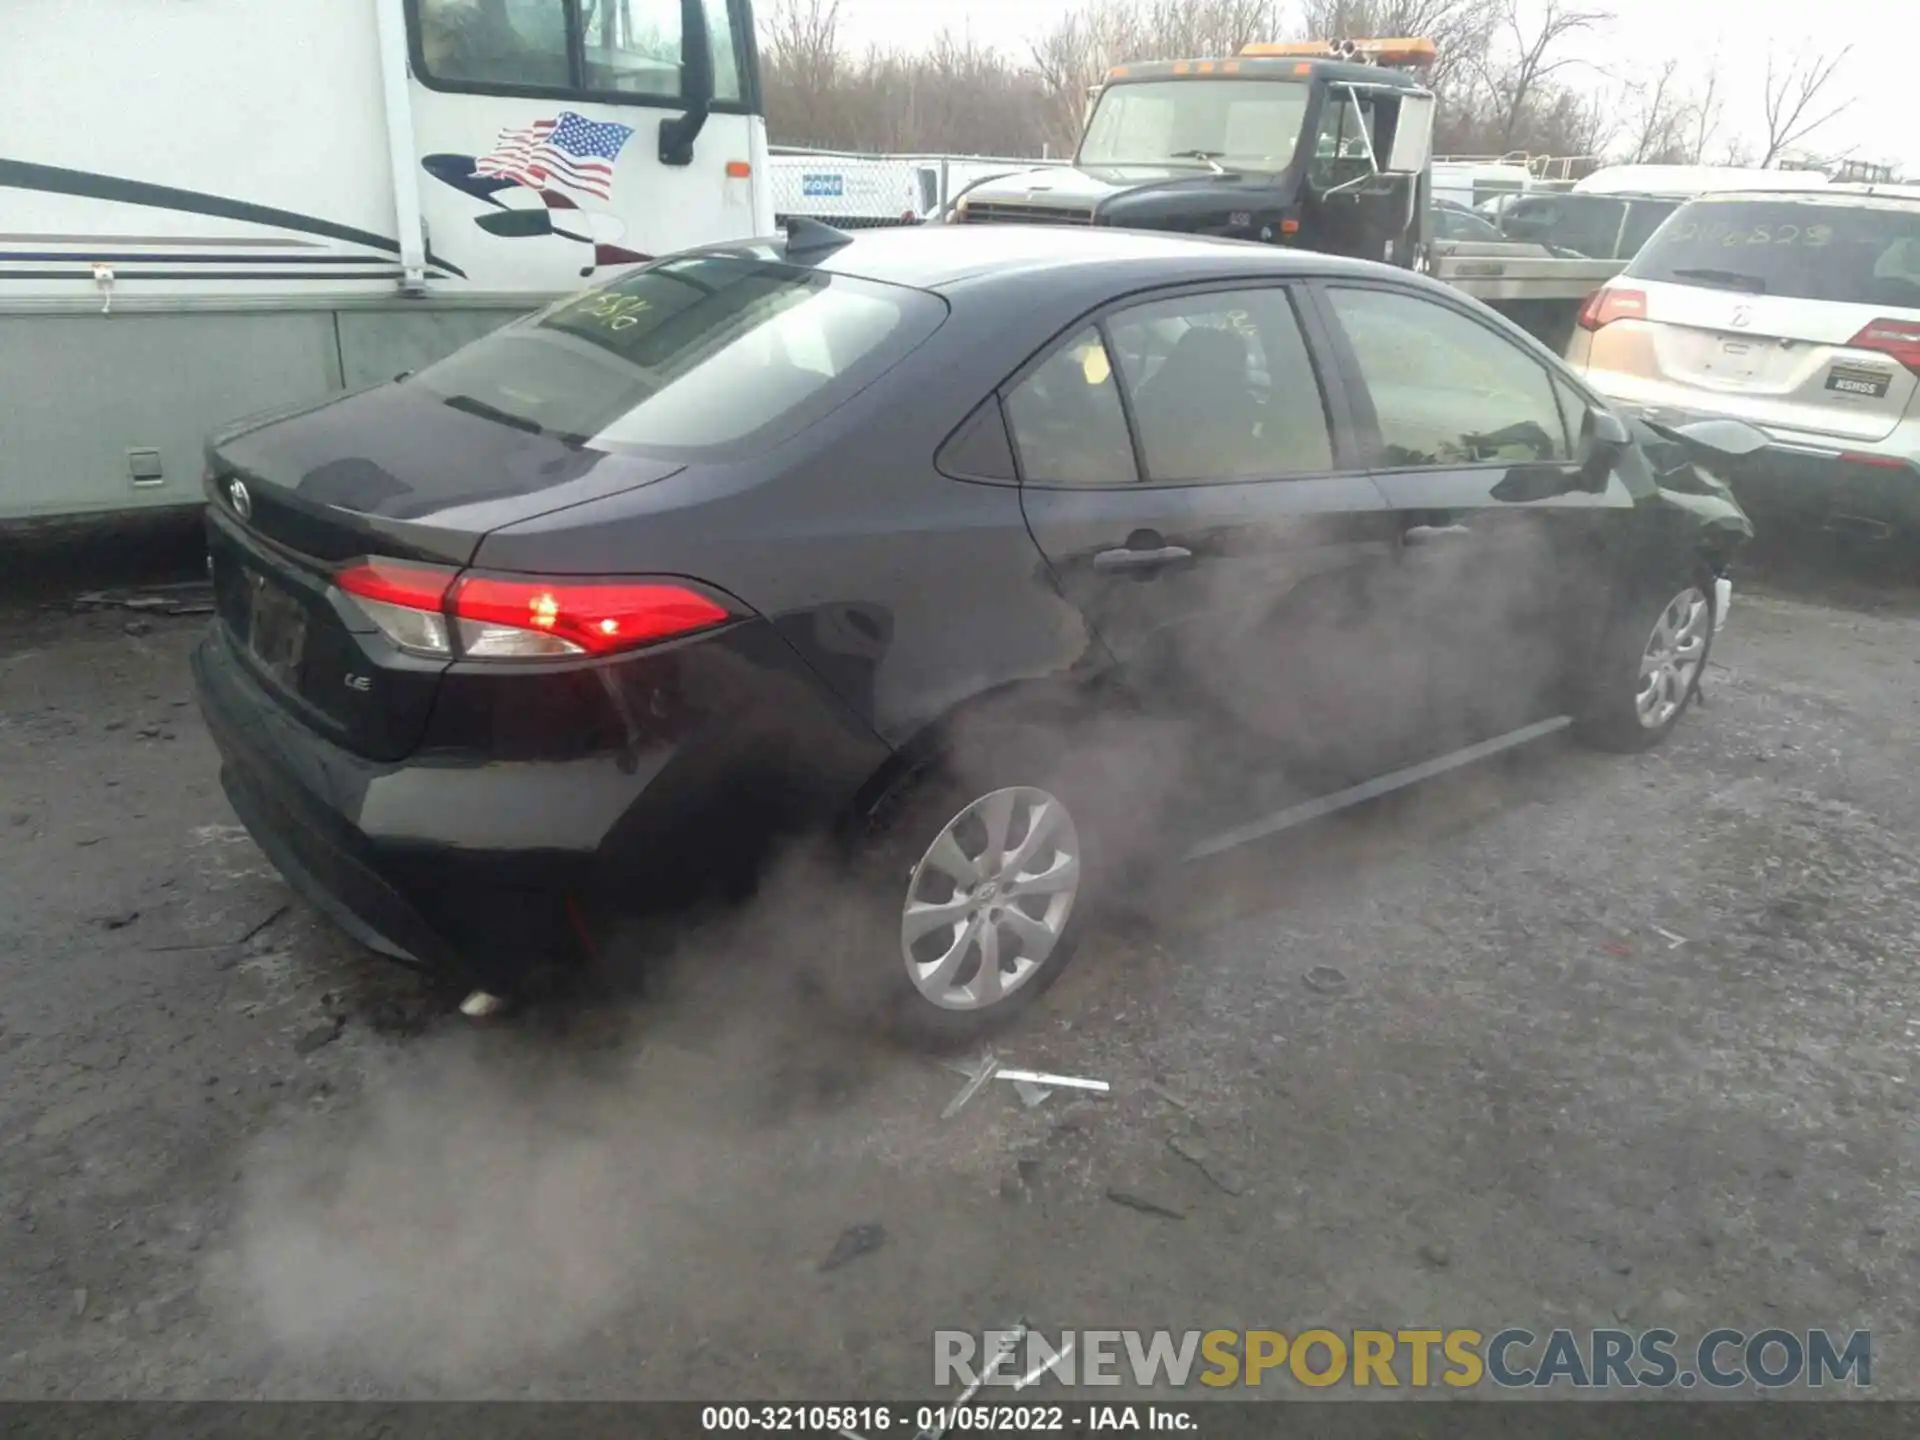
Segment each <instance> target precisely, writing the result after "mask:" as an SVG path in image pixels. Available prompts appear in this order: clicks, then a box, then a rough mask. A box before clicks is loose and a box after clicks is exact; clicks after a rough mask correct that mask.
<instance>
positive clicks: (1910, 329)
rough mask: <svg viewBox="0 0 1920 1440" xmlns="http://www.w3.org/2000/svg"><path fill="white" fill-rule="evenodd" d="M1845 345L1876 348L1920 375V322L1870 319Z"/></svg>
mask: <svg viewBox="0 0 1920 1440" xmlns="http://www.w3.org/2000/svg"><path fill="white" fill-rule="evenodd" d="M1847 345H1848V347H1849V348H1851V349H1854V350H1877V351H1879V352H1880V353H1881V354H1882V355H1886V356H1889V357H1891V358H1892V359H1895V360H1898V361H1899V362H1900V363H1901V364H1902V365H1904V366H1906V367H1907V369H1909V370H1911V371H1912V372H1913V373H1914V374H1916V375H1920V323H1915V322H1914V321H1912V320H1870V321H1868V322H1867V323H1866V325H1864V326H1863V327H1862V328H1861V330H1860V333H1859V334H1858V335H1856V336H1854V337H1853V339H1851V340H1849V341H1848V342H1847Z"/></svg>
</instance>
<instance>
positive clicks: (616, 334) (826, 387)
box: [412, 255, 946, 458]
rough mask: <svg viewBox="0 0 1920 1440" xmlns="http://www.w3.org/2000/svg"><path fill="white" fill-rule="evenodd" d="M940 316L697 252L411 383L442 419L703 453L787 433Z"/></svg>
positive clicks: (748, 259)
mask: <svg viewBox="0 0 1920 1440" xmlns="http://www.w3.org/2000/svg"><path fill="white" fill-rule="evenodd" d="M945 315H946V307H945V305H944V304H943V303H942V302H941V301H940V300H938V299H937V298H935V297H934V296H932V295H929V294H926V293H925V292H923V291H919V290H909V289H904V288H901V287H898V286H891V285H879V284H873V283H869V282H866V281H862V280H856V279H854V278H852V277H850V276H845V275H831V274H826V273H823V272H820V271H815V270H807V269H801V268H797V267H794V266H789V265H787V264H785V263H784V262H781V261H778V260H775V259H772V258H771V257H767V258H759V257H756V256H751V255H696V256H690V257H687V258H685V259H679V260H669V261H663V262H661V263H659V264H656V265H651V266H648V267H647V268H645V269H643V270H639V271H636V272H634V273H632V274H630V275H627V276H625V277H623V278H622V279H620V280H619V281H617V282H616V283H614V284H612V285H608V286H604V287H602V288H599V289H596V290H590V291H587V292H586V293H585V294H582V295H578V296H575V297H572V298H570V299H567V300H563V301H561V302H560V303H559V304H558V305H555V306H552V307H551V308H549V309H547V310H545V311H543V312H542V313H540V314H539V315H536V316H533V317H531V318H530V319H527V320H522V321H518V322H516V323H514V324H512V325H509V326H506V327H505V328H503V329H501V330H497V331H495V332H494V333H493V334H491V335H489V336H487V337H485V338H484V339H481V340H478V341H476V342H474V343H473V344H472V345H469V346H467V347H466V348H464V349H462V350H457V351H455V352H454V353H453V354H452V355H450V356H448V357H447V358H446V359H445V360H442V361H440V362H439V363H438V364H436V365H432V366H429V367H428V368H426V369H425V370H422V371H421V372H420V373H419V375H417V376H416V377H414V380H413V382H412V383H414V384H417V385H419V386H421V387H422V388H424V389H426V390H428V391H429V392H431V393H433V394H436V395H438V396H439V397H440V398H441V400H442V401H443V402H444V403H445V404H447V405H449V406H451V407H453V408H454V409H458V410H464V411H467V412H468V413H470V414H473V415H476V416H480V417H482V418H485V419H490V420H493V421H495V422H497V423H499V424H501V425H504V426H507V427H510V428H513V429H517V430H524V431H528V432H531V433H537V434H544V435H552V436H556V437H558V438H560V439H563V440H566V441H568V442H570V443H574V444H579V445H585V446H589V447H591V448H595V449H603V450H619V449H635V450H642V451H648V452H653V453H666V454H669V455H675V456H686V457H689V458H695V457H705V456H713V455H719V454H725V453H733V452H738V451H741V450H744V449H749V448H754V447H755V446H756V445H757V446H764V445H767V444H772V443H775V442H776V441H777V440H779V439H781V438H784V436H786V435H789V434H792V433H795V432H797V431H798V430H799V429H800V428H801V427H802V426H804V425H806V424H809V423H811V422H812V421H813V420H815V419H817V418H818V417H819V416H821V415H823V414H825V413H826V412H827V411H828V410H830V409H832V408H833V407H835V406H837V405H839V404H841V403H842V402H843V401H845V400H846V399H848V398H850V397H851V396H852V395H854V394H856V393H858V392H859V391H860V390H862V389H864V388H865V387H866V386H867V385H869V384H871V383H872V382H873V381H874V380H875V379H877V378H878V377H879V376H880V375H881V374H883V373H885V371H886V370H887V369H889V368H891V366H892V365H894V364H896V363H897V362H898V361H899V360H900V359H901V358H903V357H904V356H905V354H906V353H907V352H908V351H909V350H911V349H912V348H913V347H914V346H916V345H918V344H919V343H921V342H922V341H923V340H925V339H926V338H927V336H929V335H931V334H932V333H933V331H934V330H935V329H936V328H938V326H939V324H940V322H941V321H942V320H943V319H944V318H945Z"/></svg>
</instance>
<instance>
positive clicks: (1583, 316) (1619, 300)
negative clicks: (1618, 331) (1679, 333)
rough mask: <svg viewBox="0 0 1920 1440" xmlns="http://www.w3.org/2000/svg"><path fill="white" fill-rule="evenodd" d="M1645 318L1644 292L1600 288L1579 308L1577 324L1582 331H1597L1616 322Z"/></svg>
mask: <svg viewBox="0 0 1920 1440" xmlns="http://www.w3.org/2000/svg"><path fill="white" fill-rule="evenodd" d="M1646 318H1647V295H1646V292H1645V291H1644V290H1614V289H1611V288H1609V287H1606V286H1602V287H1601V288H1600V289H1598V290H1596V291H1594V292H1593V294H1591V295H1589V296H1588V297H1587V303H1586V304H1584V305H1582V306H1581V307H1580V317H1579V321H1578V323H1579V326H1580V328H1581V329H1582V330H1598V329H1600V328H1601V327H1602V326H1605V325H1611V324H1612V323H1613V322H1614V321H1616V320H1644V319H1646Z"/></svg>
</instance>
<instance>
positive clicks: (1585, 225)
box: [1497, 191, 1682, 260]
mask: <svg viewBox="0 0 1920 1440" xmlns="http://www.w3.org/2000/svg"><path fill="white" fill-rule="evenodd" d="M1681 203H1682V202H1681V201H1680V199H1679V198H1677V197H1675V196H1662V195H1602V194H1587V193H1584V192H1576V191H1563V192H1560V193H1558V194H1542V193H1534V194H1528V195H1522V196H1520V197H1519V198H1517V199H1516V200H1514V201H1513V203H1512V204H1510V205H1508V206H1507V207H1506V208H1504V209H1503V210H1501V211H1500V213H1499V216H1498V217H1497V223H1498V224H1499V227H1500V232H1501V234H1503V235H1504V236H1505V237H1506V238H1507V239H1508V240H1513V241H1519V242H1522V243H1524V244H1529V245H1545V246H1548V247H1549V248H1550V249H1552V250H1554V251H1555V252H1556V253H1558V254H1560V255H1564V256H1568V257H1574V256H1578V257H1580V258H1583V259H1587V260H1626V259H1630V258H1631V257H1632V256H1633V255H1634V254H1636V253H1637V252H1638V251H1639V249H1640V247H1641V246H1642V245H1644V244H1645V243H1646V242H1647V238H1648V237H1649V236H1650V235H1652V234H1653V232H1654V231H1655V230H1657V229H1659V228H1660V225H1661V223H1662V222H1663V221H1665V220H1666V218H1667V217H1668V216H1669V215H1671V214H1673V212H1674V211H1675V210H1677V209H1679V208H1680V205H1681Z"/></svg>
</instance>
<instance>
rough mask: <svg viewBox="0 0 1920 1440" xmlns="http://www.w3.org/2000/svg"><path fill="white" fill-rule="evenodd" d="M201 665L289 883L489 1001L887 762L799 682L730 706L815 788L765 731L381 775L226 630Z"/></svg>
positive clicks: (444, 761) (341, 920) (657, 739)
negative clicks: (610, 919) (610, 915)
mask: <svg viewBox="0 0 1920 1440" xmlns="http://www.w3.org/2000/svg"><path fill="white" fill-rule="evenodd" d="M769 640H770V641H771V644H772V645H773V646H776V647H779V648H780V649H783V650H784V649H785V646H784V642H781V641H779V640H778V639H777V637H772V636H770V635H767V634H764V633H763V635H762V637H761V638H759V639H755V638H753V637H746V638H744V639H742V638H740V637H735V638H734V639H732V640H730V641H729V642H728V643H729V644H731V645H733V646H735V647H737V648H740V649H751V648H753V647H755V646H763V647H764V646H765V644H766V642H767V641H769ZM192 663H193V674H194V681H195V687H196V690H197V693H198V697H199V702H200V709H201V712H202V713H203V715H204V716H205V717H206V722H207V727H208V730H209V732H210V733H211V735H212V737H213V740H214V744H215V746H216V748H217V749H218V751H219V754H220V760H221V772H220V778H221V784H222V787H223V788H224V789H225V791H226V793H227V796H228V798H229V800H230V802H231V803H232V805H233V808H234V811H235V813H236V814H237V815H238V816H239V818H240V820H241V822H242V823H243V824H244V825H245V826H246V828H247V830H248V832H249V833H250V834H251V835H252V836H253V838H254V840H255V841H256V842H257V843H258V844H259V846H260V848H261V850H262V851H263V852H264V853H265V854H266V856H267V858H268V859H269V860H271V861H272V862H273V864H274V866H275V867H276V868H277V869H278V870H279V871H280V872H281V874H282V875H283V876H285V878H286V880H287V882H288V884H289V885H291V886H292V887H293V889H294V890H295V891H296V892H298V893H299V894H300V895H301V896H302V897H303V898H305V899H306V900H308V901H309V902H310V903H311V904H312V905H313V906H314V908H316V909H317V910H319V911H321V912H322V913H323V914H325V915H327V916H328V917H329V918H330V919H332V920H333V921H334V922H335V923H336V924H338V925H339V926H340V928H341V929H343V930H344V931H346V932H347V933H348V934H349V935H351V936H352V937H353V938H354V939H356V940H358V941H359V942H360V943H362V944H364V945H367V946H368V947H370V948H371V949H374V950H376V951H379V952H380V953H382V954H385V955H388V956H390V957H392V958H395V959H398V960H402V961H406V962H410V963H416V964H419V965H422V966H424V967H426V968H430V969H435V970H441V971H445V972H448V973H450V974H453V975H455V976H457V977H458V978H460V979H461V980H463V981H464V982H466V983H469V984H473V985H477V986H480V987H481V988H485V989H490V990H500V991H508V990H511V989H513V988H514V985H515V982H516V981H517V980H519V979H520V978H522V977H524V975H525V974H526V973H527V972H528V971H529V970H530V969H532V968H535V967H538V966H541V965H544V964H547V963H550V962H552V961H555V960H560V959H565V958H568V957H570V956H571V955H574V954H577V953H578V951H579V950H580V949H581V948H583V945H584V943H585V941H586V937H585V936H584V935H583V933H582V917H583V916H591V915H596V914H600V913H603V912H604V911H605V910H606V909H608V908H609V907H610V906H614V905H617V906H618V907H619V908H623V909H640V910H646V909H660V908H666V907H669V906H671V905H673V904H676V903H679V902H682V901H684V900H686V899H687V898H689V897H690V896H692V895H695V894H698V893H699V892H700V890H701V888H702V886H703V884H705V883H707V882H709V881H710V880H711V879H712V878H713V874H714V871H715V870H716V868H717V867H719V866H721V865H722V864H724V863H726V862H730V861H732V860H733V859H735V858H736V857H737V856H746V857H747V858H752V856H751V851H752V848H753V844H754V842H755V841H756V840H757V839H759V838H760V837H763V836H767V835H770V834H777V833H778V832H779V831H780V830H781V829H782V828H783V826H784V825H787V824H791V823H792V822H794V821H795V819H796V818H797V817H798V816H799V815H801V814H802V813H806V814H809V815H810V816H811V817H813V818H818V817H821V816H824V815H825V814H827V813H828V812H829V811H830V809H831V807H832V806H833V805H834V803H835V802H836V800H840V801H843V800H844V799H845V798H847V797H848V796H850V795H851V793H852V791H853V789H854V788H856V787H857V785H858V784H859V783H860V782H861V781H862V780H864V779H865V778H866V775H868V774H870V773H871V770H870V769H869V768H865V767H868V766H870V765H874V764H877V763H878V759H879V758H880V757H881V756H883V755H884V750H883V749H882V748H881V747H879V745H878V742H877V741H873V740H871V739H870V738H869V742H868V745H867V746H865V747H863V746H860V745H857V744H849V743H847V742H846V740H845V737H844V736H843V735H842V736H823V735H822V734H821V733H820V732H822V731H824V730H832V729H833V728H834V727H833V717H832V716H831V713H830V712H822V711H821V710H819V709H817V708H816V709H815V710H814V711H812V712H811V713H807V710H806V707H804V706H800V705H796V704H795V703H794V697H793V693H792V685H791V684H788V685H785V686H782V687H781V688H780V689H779V690H778V691H777V692H775V694H774V695H773V696H771V697H767V701H768V703H766V704H764V705H755V704H753V703H752V697H750V696H746V695H739V696H733V697H729V698H731V699H736V700H738V701H740V702H742V709H743V713H746V714H749V715H750V714H753V713H755V712H761V711H765V712H769V713H772V714H774V715H776V716H778V717H779V718H780V720H781V722H782V724H783V726H784V727H785V728H786V730H787V732H788V733H789V734H792V733H794V732H796V731H798V732H800V738H799V740H798V742H797V743H796V744H793V745H790V746H784V747H781V753H784V754H787V755H800V756H805V757H807V759H808V760H809V762H810V766H811V771H810V774H809V775H808V776H807V777H806V780H807V782H808V783H803V784H794V783H783V779H782V777H781V776H780V775H779V774H778V773H777V771H776V770H775V769H774V768H773V767H770V766H769V765H767V764H765V763H763V762H764V760H765V759H766V757H765V756H764V755H763V754H762V753H760V752H762V751H763V750H764V749H765V747H764V745H763V743H762V741H763V736H764V732H763V731H762V730H759V729H756V728H754V727H752V726H739V727H726V726H719V727H713V728H712V731H711V736H710V739H709V740H694V741H689V740H688V739H687V738H686V737H679V738H668V737H664V736H653V737H647V738H646V739H643V740H641V741H640V742H639V743H636V744H632V745H629V746H627V747H625V748H623V749H621V750H619V751H617V752H615V753H588V754H583V755H579V756H577V757H574V758H571V759H548V760H539V761H524V762H523V761H504V762H503V761H488V760H486V759H485V758H484V757H476V756H472V755H458V754H435V753H432V752H426V753H423V754H421V755H419V756H417V757H415V758H413V759H410V760H406V761H400V762H380V761H373V760H369V759H366V758H364V757H362V756H359V755H356V754H354V753H352V752H350V751H348V750H346V749H343V748H342V747H340V746H338V745H336V744H334V743H332V742H331V741H330V740H328V739H327V738H326V737H324V736H321V735H319V734H317V733H315V732H314V731H313V730H312V729H310V728H308V727H306V726H304V725H302V724H301V723H300V722H299V721H298V720H297V719H295V718H294V717H293V716H292V715H291V714H290V713H289V712H288V711H287V709H286V708H285V707H284V706H283V705H281V704H280V703H278V702H277V701H276V700H275V699H274V698H273V696H272V695H270V694H269V693H268V692H267V691H266V690H265V689H264V688H263V687H262V686H261V684H260V682H259V681H257V680H256V679H255V678H254V677H253V675H252V673H251V671H250V669H249V667H248V666H247V665H246V664H245V663H244V662H243V661H242V660H241V658H240V657H239V656H238V655H237V654H236V652H235V649H234V646H233V643H232V641H231V639H230V638H229V633H228V631H227V630H226V628H225V627H224V626H223V625H220V624H218V623H216V624H215V625H214V626H213V627H212V629H211V630H210V632H209V633H208V635H207V636H206V638H205V639H204V640H203V641H202V642H201V643H200V645H199V646H198V647H197V648H196V649H195V651H194V654H193V662H192ZM795 663H796V664H797V662H795ZM776 700H777V701H778V702H780V703H778V704H776V703H773V702H774V701H776ZM809 725H811V729H810V730H809ZM836 740H837V741H838V743H835V742H836ZM836 766H837V767H838V768H837V769H836V768H834V767H836Z"/></svg>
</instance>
